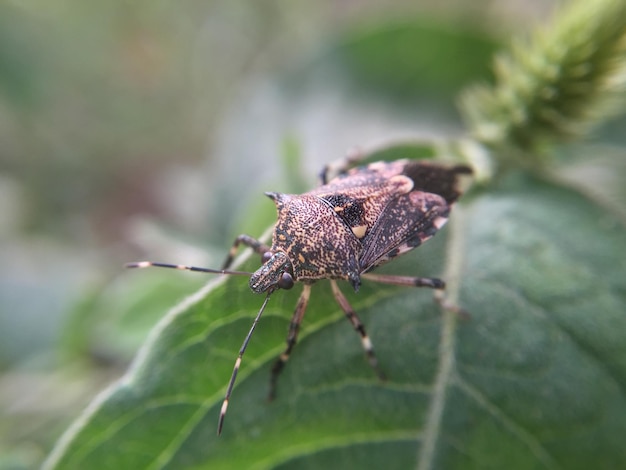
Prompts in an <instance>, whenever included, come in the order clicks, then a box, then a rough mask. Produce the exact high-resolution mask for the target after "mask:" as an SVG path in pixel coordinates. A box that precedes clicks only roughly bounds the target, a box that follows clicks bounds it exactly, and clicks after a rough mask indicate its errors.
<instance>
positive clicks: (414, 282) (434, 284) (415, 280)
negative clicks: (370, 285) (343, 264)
mask: <svg viewBox="0 0 626 470" xmlns="http://www.w3.org/2000/svg"><path fill="white" fill-rule="evenodd" d="M361 277H362V278H363V279H368V280H370V281H374V282H380V283H382V284H393V285H394V286H406V287H430V288H432V289H445V287H446V283H445V282H443V281H442V280H441V279H437V278H435V277H411V276H394V275H389V274H370V273H367V274H361Z"/></svg>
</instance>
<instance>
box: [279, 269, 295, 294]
mask: <svg viewBox="0 0 626 470" xmlns="http://www.w3.org/2000/svg"><path fill="white" fill-rule="evenodd" d="M278 287H280V288H281V289H285V290H289V289H291V288H292V287H293V277H292V276H291V274H289V273H283V274H282V275H281V276H280V279H279V280H278Z"/></svg>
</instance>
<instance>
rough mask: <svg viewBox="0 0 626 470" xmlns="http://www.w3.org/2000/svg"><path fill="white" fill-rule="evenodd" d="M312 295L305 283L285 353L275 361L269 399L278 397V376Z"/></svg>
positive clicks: (296, 335)
mask: <svg viewBox="0 0 626 470" xmlns="http://www.w3.org/2000/svg"><path fill="white" fill-rule="evenodd" d="M310 296H311V284H304V287H303V289H302V293H301V294H300V299H298V305H296V310H295V311H294V312H293V316H292V317H291V323H290V324H289V333H288V334H287V347H286V348H285V350H284V351H283V353H282V354H281V355H280V356H278V359H276V362H275V363H274V367H272V373H271V375H270V391H269V394H268V400H269V401H272V400H273V399H274V398H275V397H276V383H277V381H278V376H279V375H280V373H281V372H282V370H283V368H284V367H285V364H286V363H287V361H288V360H289V356H290V354H291V350H292V349H293V347H294V346H295V344H296V341H297V340H298V331H299V330H300V324H301V323H302V318H303V317H304V312H306V307H307V305H308V304H309V297H310Z"/></svg>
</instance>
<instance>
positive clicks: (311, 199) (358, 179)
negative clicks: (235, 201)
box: [250, 160, 470, 292]
mask: <svg viewBox="0 0 626 470" xmlns="http://www.w3.org/2000/svg"><path fill="white" fill-rule="evenodd" d="M469 171H470V170H469V168H467V167H465V166H455V167H449V168H448V167H443V166H441V165H435V164H432V163H430V162H427V161H409V160H397V161H394V162H377V163H372V164H370V165H368V166H366V167H360V168H354V169H351V170H349V171H347V172H346V173H344V174H342V175H340V176H338V177H337V178H335V179H333V180H331V181H330V182H329V183H328V184H325V185H323V186H320V187H318V188H317V189H314V190H313V191H309V192H307V193H304V194H301V195H292V194H280V193H267V195H268V196H269V197H270V198H271V199H273V200H274V202H275V204H276V207H277V209H278V221H277V223H276V227H275V230H274V236H273V240H272V246H271V248H270V252H271V253H273V254H276V253H282V254H280V255H279V256H278V258H279V260H280V262H274V263H272V264H271V266H263V267H261V268H260V269H259V270H258V271H257V272H256V273H254V274H253V275H252V277H251V280H250V286H251V288H252V289H253V290H254V291H256V292H266V291H267V289H269V288H270V286H271V285H273V284H274V285H275V283H276V273H275V270H276V269H279V270H281V269H282V270H283V271H284V272H286V273H288V274H289V275H291V276H292V277H293V280H294V281H303V282H309V281H315V280H318V279H345V280H348V281H350V283H351V284H352V286H353V287H354V289H355V290H358V288H359V285H360V283H361V274H362V273H366V272H368V271H369V270H371V269H373V268H375V267H376V266H379V265H381V264H383V263H385V262H387V261H389V260H390V259H393V258H395V257H396V256H399V255H401V254H403V253H406V252H407V251H409V250H412V249H414V248H416V247H417V246H419V245H420V244H421V243H423V242H424V241H426V240H428V239H429V238H430V237H432V236H433V235H434V234H435V233H436V232H437V231H438V230H439V229H440V228H441V227H442V226H443V225H444V224H445V223H446V221H447V219H448V215H449V212H450V205H451V204H452V203H453V202H454V201H455V200H456V199H457V198H458V196H459V194H460V193H459V190H458V189H457V179H458V175H459V174H461V173H468V172H469ZM283 254H284V255H286V256H284V255H283ZM275 261H277V260H275ZM271 271H274V272H271Z"/></svg>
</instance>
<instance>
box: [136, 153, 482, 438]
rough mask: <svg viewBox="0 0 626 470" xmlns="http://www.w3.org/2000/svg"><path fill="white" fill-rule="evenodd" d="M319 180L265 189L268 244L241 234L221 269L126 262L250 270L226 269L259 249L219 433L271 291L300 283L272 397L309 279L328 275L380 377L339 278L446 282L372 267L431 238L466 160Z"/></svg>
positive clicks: (437, 285)
mask: <svg viewBox="0 0 626 470" xmlns="http://www.w3.org/2000/svg"><path fill="white" fill-rule="evenodd" d="M347 166H348V163H347V162H346V165H345V166H344V168H343V169H342V171H340V173H339V175H338V176H337V177H335V178H333V179H332V180H330V181H328V182H327V181H326V180H327V173H328V169H325V170H324V171H323V172H322V174H321V175H320V177H321V182H322V185H321V186H319V187H318V188H316V189H314V190H312V191H309V192H307V193H304V194H300V195H294V194H280V193H266V194H267V196H268V197H269V198H270V199H272V200H273V201H274V203H275V204H276V208H277V209H278V220H277V222H276V226H275V228H274V235H273V239H272V245H271V246H268V245H266V244H264V243H262V242H260V241H258V240H256V239H255V238H252V237H250V236H248V235H240V236H238V237H237V238H236V239H235V242H234V243H233V246H232V248H231V250H230V252H229V254H228V257H227V258H226V261H225V262H224V265H223V268H222V269H221V270H216V269H208V268H198V267H195V266H183V265H174V264H165V263H153V262H150V261H142V262H137V263H130V264H128V265H127V266H128V267H133V268H143V267H148V266H159V267H169V268H176V269H186V270H191V271H201V272H209V273H222V274H250V273H245V272H240V271H229V270H228V267H229V266H230V265H231V263H232V261H233V259H234V256H235V254H236V253H237V248H238V247H239V246H240V245H246V246H248V247H250V248H252V249H253V250H254V251H255V252H256V253H259V254H260V255H261V256H262V263H263V264H262V265H261V267H260V268H259V269H258V270H257V271H256V272H254V273H251V277H250V288H251V289H252V290H253V291H254V292H257V293H265V294H266V297H265V301H264V302H263V305H262V306H261V308H260V310H259V312H258V313H257V315H256V318H255V319H254V322H253V324H252V327H251V328H250V331H249V332H248V334H247V335H246V337H245V339H244V341H243V344H242V346H241V348H240V350H239V355H238V357H237V360H236V361H235V366H234V368H233V373H232V376H231V378H230V382H229V384H228V388H227V390H226V395H225V397H224V402H223V404H222V408H221V411H220V416H219V421H218V427H217V433H218V434H220V433H221V431H222V426H223V423H224V416H225V415H226V410H227V408H228V402H229V400H230V396H231V393H232V390H233V386H234V384H235V379H236V377H237V372H238V371H239V367H240V365H241V360H242V357H243V355H244V353H245V350H246V347H247V345H248V342H249V341H250V338H251V336H252V333H253V331H254V329H255V327H256V325H257V323H258V321H259V319H260V318H261V315H262V314H263V311H264V310H265V307H266V305H267V303H268V300H269V298H270V296H271V294H272V293H273V292H274V291H276V290H278V289H291V288H292V287H293V286H294V283H295V282H296V281H300V282H302V284H303V289H302V293H301V294H300V299H299V300H298V303H297V305H296V309H295V311H294V314H293V317H292V320H291V323H290V326H289V333H288V334H287V347H286V348H285V350H284V351H283V353H282V354H281V355H280V356H279V357H278V359H277V360H276V362H275V364H274V367H273V368H272V371H271V377H270V391H269V397H270V399H271V398H273V397H274V394H275V389H276V381H277V378H278V375H279V374H280V372H281V370H282V369H283V367H284V365H285V363H286V362H287V360H288V359H289V356H290V354H291V350H292V349H293V347H294V345H295V344H296V340H297V337H298V330H299V328H300V323H301V322H302V318H303V317H304V313H305V311H306V308H307V304H308V301H309V296H310V293H311V286H312V284H313V283H314V282H315V281H317V280H319V279H330V285H331V289H332V291H333V294H334V296H335V299H336V300H337V303H338V304H339V306H340V307H341V309H342V310H343V311H344V313H345V315H346V317H347V318H348V320H349V321H350V323H351V324H352V326H353V327H354V329H355V330H356V331H357V332H358V333H359V335H360V336H361V342H362V345H363V349H364V350H365V353H366V355H367V358H368V360H369V363H370V365H371V366H372V368H373V369H374V371H375V372H376V373H377V375H378V376H379V377H380V378H384V375H383V373H382V371H381V370H380V369H379V367H378V362H377V360H376V356H375V354H374V349H373V347H372V343H371V341H370V339H369V337H368V336H367V333H366V332H365V328H364V326H363V324H362V323H361V320H359V317H358V316H357V314H356V312H355V311H354V309H353V308H352V307H351V306H350V304H349V303H348V300H347V299H346V297H345V296H344V295H343V293H342V292H341V291H340V290H339V286H338V285H337V282H336V280H338V279H342V280H346V281H348V282H349V283H350V284H351V285H352V287H353V288H354V290H355V291H358V289H359V286H360V285H361V280H363V279H366V280H371V281H375V282H381V283H386V284H395V285H402V286H413V287H430V288H434V289H443V288H444V287H445V284H444V282H443V281H442V280H440V279H435V278H424V277H408V276H395V275H386V274H371V273H370V271H371V270H373V269H374V268H376V267H377V266H380V265H381V264H383V263H386V262H387V261H389V260H391V259H393V258H395V257H397V256H399V255H401V254H403V253H406V252H407V251H410V250H412V249H414V248H416V247H418V246H419V245H421V244H422V243H423V242H425V241H426V240H428V239H429V238H431V237H432V236H433V235H435V233H437V231H438V230H439V229H441V227H443V225H444V224H445V223H446V221H447V220H448V215H449V213H450V208H451V206H452V204H453V203H454V201H456V199H457V198H458V197H459V195H460V190H459V181H458V180H459V175H461V174H469V173H471V170H470V168H469V167H467V166H464V165H456V166H444V165H441V164H436V163H433V162H430V161H425V160H424V161H419V160H397V161H393V162H376V163H371V164H369V165H367V166H363V167H356V168H351V169H348V168H347Z"/></svg>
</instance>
